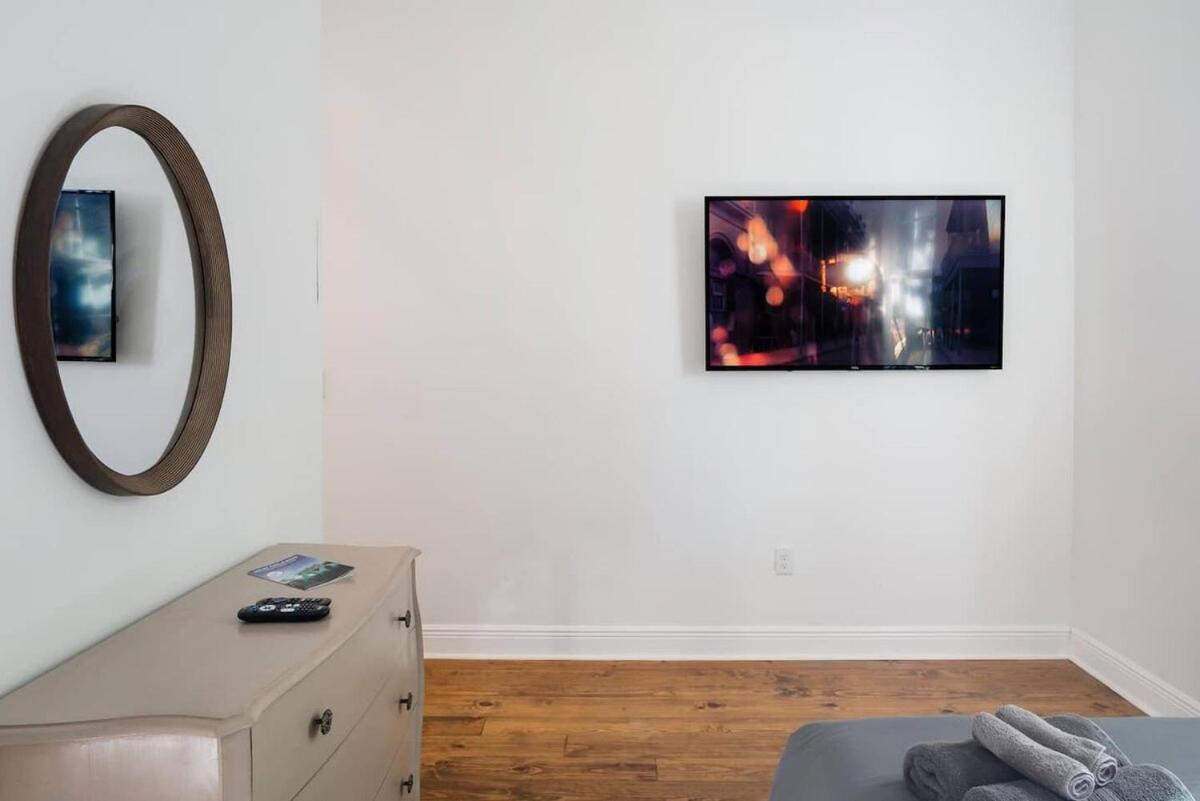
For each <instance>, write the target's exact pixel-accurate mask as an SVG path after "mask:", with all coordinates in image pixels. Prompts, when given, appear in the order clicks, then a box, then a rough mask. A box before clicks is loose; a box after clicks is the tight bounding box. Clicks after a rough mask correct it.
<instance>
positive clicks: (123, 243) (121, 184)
mask: <svg viewBox="0 0 1200 801" xmlns="http://www.w3.org/2000/svg"><path fill="white" fill-rule="evenodd" d="M65 188H67V189H108V190H112V191H114V192H115V195H114V200H115V207H116V210H115V215H114V216H115V218H116V238H115V244H116V269H115V271H114V272H115V276H116V296H117V297H116V306H115V309H116V313H117V316H118V317H119V318H120V322H119V323H118V325H117V336H116V345H117V354H116V355H117V360H116V361H115V362H59V363H58V374H59V377H60V378H61V379H62V382H63V390H64V391H65V392H66V395H67V401H68V402H69V403H70V404H71V414H72V415H73V416H74V417H75V424H76V425H77V426H79V431H80V433H82V434H83V438H84V440H85V441H86V442H87V443H88V447H89V448H91V449H92V452H93V453H95V454H96V455H97V456H98V457H100V459H102V460H103V461H104V463H105V464H107V465H108V466H109V467H111V468H113V469H114V470H119V471H121V472H122V473H140V472H142V471H143V470H147V469H149V468H150V467H152V466H153V465H154V464H155V463H156V462H157V461H158V460H159V459H160V458H162V456H163V451H164V450H165V449H166V447H167V445H168V444H170V442H171V440H172V439H173V438H174V436H175V430H176V427H177V426H178V424H179V418H180V415H181V413H182V412H183V409H184V405H185V403H186V401H187V400H188V387H189V384H190V382H191V375H192V362H193V361H194V350H195V344H196V343H195V340H196V336H195V333H196V309H195V307H196V304H195V295H196V289H195V281H194V279H193V277H192V254H191V249H190V246H189V245H188V235H187V229H186V228H185V227H184V223H183V217H182V215H181V213H180V211H179V206H178V204H177V203H176V200H175V195H174V193H173V191H172V189H171V184H170V182H169V181H168V180H167V176H166V174H165V173H164V172H163V169H162V167H161V166H160V165H159V163H158V157H157V156H156V155H155V154H154V151H153V150H152V149H151V148H150V147H149V145H147V144H146V143H145V141H143V140H142V138H141V137H140V136H138V135H137V134H135V133H133V132H132V131H127V130H125V129H124V128H109V129H108V130H105V131H101V132H100V133H99V134H97V135H96V136H94V137H92V138H91V139H89V140H88V142H87V144H85V145H84V146H83V149H82V150H80V151H79V154H78V155H77V156H76V157H75V161H74V162H72V164H71V170H70V172H69V173H67V180H66V183H65Z"/></svg>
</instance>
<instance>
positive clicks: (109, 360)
mask: <svg viewBox="0 0 1200 801" xmlns="http://www.w3.org/2000/svg"><path fill="white" fill-rule="evenodd" d="M58 194H59V198H60V201H61V198H62V196H63V195H108V220H109V222H108V224H109V230H111V231H112V259H111V263H112V278H113V280H112V298H111V299H110V300H109V302H108V308H109V323H108V327H109V341H110V342H112V355H111V356H60V355H58V348H57V343H55V351H54V360H55V361H59V362H97V363H100V364H115V363H116V361H117V193H116V190H114V189H62V190H59V193H58ZM46 269H47V270H49V269H50V265H49V264H47V265H46Z"/></svg>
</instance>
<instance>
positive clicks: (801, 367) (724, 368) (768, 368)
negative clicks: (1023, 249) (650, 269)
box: [702, 194, 1008, 373]
mask: <svg viewBox="0 0 1200 801" xmlns="http://www.w3.org/2000/svg"><path fill="white" fill-rule="evenodd" d="M719 200H809V201H814V200H815V201H822V200H999V201H1000V268H999V269H1000V332H999V334H1000V338H999V343H998V345H997V347H996V361H995V363H994V364H764V365H741V364H738V365H729V364H713V363H712V360H711V358H710V352H709V347H710V342H711V336H712V332H711V331H710V330H709V329H710V325H711V319H712V318H711V314H712V309H711V303H712V293H711V291H710V287H709V284H708V282H709V264H708V259H709V241H710V237H711V231H710V226H709V218H710V214H709V208H710V206H711V204H712V202H713V201H719ZM1006 207H1007V195H995V194H992V195H980V194H956V195H801V194H793V195H705V196H704V350H703V351H702V353H703V354H704V370H705V372H709V373H723V372H759V371H765V372H787V373H790V372H811V371H825V372H828V371H840V372H860V371H863V370H904V371H912V370H916V371H928V370H1003V369H1004V239H1005V237H1006V236H1007V234H1008V231H1007V224H1006V219H1005V212H1006Z"/></svg>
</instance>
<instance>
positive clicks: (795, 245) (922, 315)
mask: <svg viewBox="0 0 1200 801" xmlns="http://www.w3.org/2000/svg"><path fill="white" fill-rule="evenodd" d="M705 217H706V219H705V238H706V240H707V242H708V250H707V259H706V261H707V265H706V271H705V275H706V283H707V287H706V292H705V298H706V303H705V317H706V324H705V332H704V347H705V352H706V354H707V355H706V358H705V364H706V366H707V369H709V370H894V369H914V370H943V369H990V370H998V369H1000V367H1001V363H1002V359H1001V355H1002V344H1003V337H1002V331H1003V322H1004V197H1003V196H1002V195H929V196H922V195H910V196H888V197H883V196H853V195H844V196H800V195H797V196H794V197H793V196H774V197H707V198H705Z"/></svg>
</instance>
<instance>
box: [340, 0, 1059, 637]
mask: <svg viewBox="0 0 1200 801" xmlns="http://www.w3.org/2000/svg"><path fill="white" fill-rule="evenodd" d="M322 47H323V63H324V67H323V84H324V86H323V112H324V120H325V123H324V124H325V140H324V141H325V144H324V193H323V198H324V199H323V212H322V215H323V217H322V218H323V228H322V240H323V253H324V257H323V265H324V266H323V274H324V279H323V298H322V300H323V305H324V321H325V332H326V333H325V343H326V346H325V363H326V369H327V371H328V393H329V394H328V399H327V402H326V418H325V426H326V431H325V455H326V468H325V472H326V480H325V493H326V524H327V531H328V537H329V538H330V539H332V540H339V541H354V542H375V543H398V542H402V543H411V544H414V545H418V546H420V547H421V548H423V549H424V551H425V556H424V557H423V560H422V572H423V577H422V598H423V604H424V608H425V611H426V619H427V620H428V621H430V622H431V623H432V624H434V628H435V629H436V628H437V627H438V626H439V625H440V626H445V625H461V626H467V627H468V637H467V640H469V639H470V637H469V634H470V631H473V630H475V629H474V627H477V626H481V625H482V626H486V625H494V626H500V627H502V628H503V627H505V626H507V627H509V629H508V630H509V631H514V632H516V631H517V630H516V629H513V628H512V627H513V626H523V625H534V626H537V625H542V626H560V627H567V628H568V630H577V631H578V630H579V629H578V627H579V626H616V627H626V626H631V625H635V624H655V625H661V626H668V627H704V626H731V627H734V628H735V629H738V628H739V627H743V626H746V625H748V624H757V625H760V626H772V625H776V626H818V627H819V626H834V627H848V626H878V627H885V628H886V627H907V626H932V627H942V629H939V631H941V630H949V629H946V628H945V627H951V628H952V627H956V626H958V627H967V628H968V629H970V630H971V631H975V630H976V629H977V628H978V627H988V626H1011V627H1016V630H1017V631H1033V630H1034V629H1035V628H1036V627H1037V626H1039V625H1041V626H1050V627H1051V628H1054V627H1062V626H1065V625H1066V624H1067V623H1068V618H1069V591H1070V579H1069V575H1070V556H1069V552H1070V530H1071V493H1070V487H1071V482H1072V404H1073V398H1072V382H1073V365H1072V353H1073V341H1072V340H1073V321H1072V317H1073V297H1072V286H1073V275H1072V272H1073V236H1072V230H1073V228H1072V226H1073V206H1072V174H1073V144H1072V136H1073V124H1074V116H1073V108H1072V103H1073V97H1072V80H1073V78H1072V73H1073V9H1072V6H1071V4H1069V3H1068V2H1045V0H1022V1H1020V2H1006V3H1002V4H1001V3H995V2H990V0H989V1H988V2H983V1H982V0H979V1H974V0H973V1H972V2H963V1H962V0H917V1H916V2H906V3H894V4H884V3H876V2H868V1H867V0H845V1H844V2H836V3H829V2H817V1H816V0H809V1H808V2H793V1H790V0H789V1H785V0H755V1H754V2H748V3H741V2H739V3H723V4H716V3H707V4H700V3H691V2H683V0H677V1H675V2H668V1H667V0H662V1H660V2H653V3H645V2H640V1H639V2H633V0H618V1H617V2H610V3H586V4H582V3H557V2H551V1H550V0H537V1H534V0H524V1H522V2H505V3H497V4H492V3H486V2H461V1H458V2H443V3H425V2H415V1H413V0H409V1H407V2H397V0H350V1H349V2H339V3H328V4H326V6H325V9H324V21H323V45H322ZM740 192H746V193H791V192H796V193H822V192H824V193H839V192H845V193H855V192H857V193H902V192H913V193H937V192H1000V193H1006V194H1007V196H1008V223H1009V230H1008V237H1007V239H1008V241H1007V246H1008V254H1007V275H1006V283H1007V286H1006V303H1005V314H1006V323H1005V338H1006V342H1005V367H1004V370H1003V371H1002V372H993V373H986V372H984V373H979V372H943V373H936V374H930V373H887V374H848V373H832V374H770V375H761V374H758V375H755V374H705V373H704V372H703V367H702V359H703V350H702V347H701V337H702V335H703V334H702V325H703V322H702V306H703V285H702V273H703V260H704V241H703V207H702V197H703V195H704V194H705V193H714V194H721V193H740ZM776 545H792V546H794V547H795V548H796V553H797V566H796V575H794V576H792V577H786V578H777V577H775V576H773V575H772V574H771V561H772V560H771V556H772V549H773V548H774V547H775V546H776ZM973 627H974V628H973ZM539 631H542V630H539ZM593 631H595V630H593ZM467 644H468V645H470V643H469V642H468V643H467ZM631 647H633V648H636V647H638V646H636V645H635V646H631Z"/></svg>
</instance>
